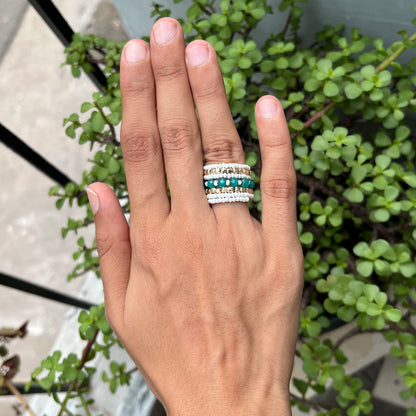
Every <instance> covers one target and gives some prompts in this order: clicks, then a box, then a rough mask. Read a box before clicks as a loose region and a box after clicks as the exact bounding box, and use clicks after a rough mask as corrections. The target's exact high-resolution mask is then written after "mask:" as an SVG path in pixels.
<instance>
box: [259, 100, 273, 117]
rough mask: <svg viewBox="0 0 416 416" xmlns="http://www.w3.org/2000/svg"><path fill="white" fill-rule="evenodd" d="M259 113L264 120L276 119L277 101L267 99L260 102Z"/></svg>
mask: <svg viewBox="0 0 416 416" xmlns="http://www.w3.org/2000/svg"><path fill="white" fill-rule="evenodd" d="M259 112H260V115H261V116H262V117H263V118H274V117H275V116H276V114H277V103H276V101H275V100H267V99H266V100H262V101H260V103H259Z"/></svg>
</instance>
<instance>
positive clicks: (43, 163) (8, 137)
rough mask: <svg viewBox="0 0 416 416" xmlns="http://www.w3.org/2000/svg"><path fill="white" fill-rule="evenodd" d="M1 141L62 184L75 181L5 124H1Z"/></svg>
mask: <svg viewBox="0 0 416 416" xmlns="http://www.w3.org/2000/svg"><path fill="white" fill-rule="evenodd" d="M0 142H3V143H4V144H5V145H6V146H7V147H8V148H9V149H11V150H13V151H14V152H15V153H17V154H18V155H19V156H21V157H22V158H23V159H25V160H26V161H28V162H29V163H30V164H31V165H32V166H34V167H35V168H36V169H38V170H40V171H41V172H43V173H44V174H45V175H46V176H49V177H50V178H51V179H53V180H54V181H55V182H58V183H60V184H61V185H62V186H65V185H66V184H67V183H68V182H73V181H71V179H69V178H68V176H66V175H65V174H64V173H62V172H61V171H60V170H58V169H57V168H55V166H52V165H51V164H50V163H49V162H48V161H47V160H46V159H45V158H43V157H42V156H41V155H40V154H39V153H36V152H35V151H34V150H33V149H31V148H30V147H29V146H28V145H27V144H25V143H24V142H22V141H21V140H20V139H19V138H18V137H16V136H15V135H14V134H13V133H12V132H11V131H10V130H8V129H7V128H6V127H4V126H3V124H0Z"/></svg>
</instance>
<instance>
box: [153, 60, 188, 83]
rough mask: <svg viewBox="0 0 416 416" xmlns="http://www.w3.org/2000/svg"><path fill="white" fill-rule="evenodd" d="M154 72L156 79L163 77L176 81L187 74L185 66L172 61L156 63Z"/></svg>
mask: <svg viewBox="0 0 416 416" xmlns="http://www.w3.org/2000/svg"><path fill="white" fill-rule="evenodd" d="M153 72H154V74H155V77H156V79H163V80H166V81H174V80H176V79H178V78H179V77H181V76H184V74H185V71H184V68H183V67H182V66H181V65H178V64H177V63H175V62H172V63H171V64H166V63H164V64H163V65H155V67H154V68H153Z"/></svg>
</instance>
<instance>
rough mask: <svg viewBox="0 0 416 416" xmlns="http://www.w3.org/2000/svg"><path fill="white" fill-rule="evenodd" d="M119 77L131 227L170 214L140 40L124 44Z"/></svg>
mask: <svg viewBox="0 0 416 416" xmlns="http://www.w3.org/2000/svg"><path fill="white" fill-rule="evenodd" d="M120 76H121V80H120V83H121V97H122V106H123V121H122V125H121V146H122V150H123V159H124V164H125V170H126V180H127V187H128V190H129V198H130V206H131V213H132V216H131V221H132V225H133V224H134V223H135V222H136V221H139V222H140V221H146V222H148V221H149V220H150V219H151V218H163V217H166V216H167V215H168V213H169V211H170V205H169V200H168V197H167V191H166V180H165V171H164V165H163V154H162V147H161V144H160V138H159V131H158V127H157V117H156V101H155V88H154V79H153V73H152V67H151V63H150V53H149V46H148V45H147V44H146V43H145V42H144V41H142V40H138V39H135V40H131V41H129V42H128V43H127V44H126V45H125V47H124V49H123V53H122V58H121V68H120Z"/></svg>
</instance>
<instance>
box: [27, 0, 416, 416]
mask: <svg viewBox="0 0 416 416" xmlns="http://www.w3.org/2000/svg"><path fill="white" fill-rule="evenodd" d="M181 1H182V0H174V3H180V2H181ZM306 1H307V0H283V1H281V2H280V4H279V5H278V10H275V13H276V12H280V13H282V18H281V19H279V17H278V16H277V15H275V18H276V21H278V22H282V23H281V25H280V27H279V30H278V31H276V32H272V30H274V27H270V30H271V32H270V34H269V36H268V38H267V39H266V40H265V41H264V42H261V43H260V42H258V41H256V38H255V37H254V35H253V29H255V28H256V27H257V26H258V25H260V24H262V20H263V18H264V17H265V16H266V15H267V14H269V13H271V12H272V9H271V7H270V6H269V5H268V4H267V1H266V0H248V1H245V0H221V1H218V0H217V1H216V0H192V1H188V3H189V6H190V7H189V8H188V10H187V12H186V16H183V17H182V19H180V22H181V24H182V27H183V31H184V33H185V37H186V42H190V41H192V40H194V39H205V40H207V41H208V42H209V43H211V44H212V45H213V47H214V48H215V50H216V52H217V54H218V59H219V61H220V66H221V70H222V73H223V77H224V85H225V89H226V93H227V97H228V100H229V104H230V108H231V111H232V114H233V116H234V121H235V124H236V126H237V128H238V132H239V134H240V137H241V141H242V143H243V146H244V149H245V153H246V163H247V164H249V165H250V166H251V167H252V171H253V173H252V178H253V180H254V181H255V183H256V189H255V197H254V200H253V201H251V202H250V203H249V208H250V212H251V214H252V215H253V216H254V217H256V218H257V219H259V220H260V221H261V210H262V206H261V194H260V191H259V181H260V174H261V159H260V157H259V143H258V140H257V131H256V125H255V122H254V105H255V102H256V101H257V99H258V98H259V97H261V96H262V95H265V94H273V95H275V96H276V97H278V98H279V99H280V101H281V103H282V105H283V107H284V109H285V111H286V117H287V121H288V124H289V128H290V132H291V136H292V140H293V142H292V144H293V153H294V160H295V168H296V172H297V183H298V214H299V215H298V231H299V238H300V241H301V243H302V245H303V250H304V255H305V288H304V295H303V302H302V311H301V317H300V325H299V342H298V349H297V351H296V354H297V356H298V357H300V358H301V360H302V370H303V373H304V374H303V377H299V378H293V385H292V389H291V390H292V393H291V399H292V405H293V406H297V407H298V408H300V409H301V410H302V411H305V412H308V411H309V409H310V408H313V409H315V410H316V411H317V412H318V416H324V415H328V416H338V415H348V416H358V415H361V414H364V415H365V414H370V413H371V411H372V409H373V405H372V397H371V394H370V392H368V391H367V390H365V389H363V383H362V381H361V380H360V379H359V378H356V377H352V376H351V375H350V374H348V373H347V371H346V370H345V366H344V364H345V363H346V360H347V358H346V356H345V355H344V353H343V342H344V341H345V340H346V339H349V338H351V337H353V336H355V335H357V334H361V333H363V332H369V331H371V332H374V331H377V332H380V333H381V334H382V335H383V336H384V338H385V340H386V342H388V343H391V350H390V353H391V355H392V356H393V357H397V358H398V359H400V361H398V362H397V363H398V365H397V374H398V375H399V376H400V377H402V378H403V382H404V386H405V387H404V388H403V390H402V391H401V393H400V396H401V398H402V399H403V400H404V401H405V400H407V399H409V398H410V397H416V346H415V337H416V327H415V325H414V322H415V321H414V320H413V321H412V318H413V317H414V315H416V263H415V255H416V173H415V164H414V160H415V156H416V152H415V150H416V149H415V144H414V143H415V136H414V134H413V133H412V130H411V128H410V121H409V120H410V118H409V115H410V114H411V113H413V112H414V111H415V110H416V98H415V85H416V56H414V57H413V58H411V59H408V60H407V61H406V62H403V60H401V61H400V63H399V62H398V60H397V58H398V57H399V56H400V55H401V54H402V52H404V51H405V50H406V49H411V48H414V47H415V44H414V41H415V39H416V33H415V34H408V33H406V32H404V31H401V32H399V34H398V38H397V41H396V42H394V43H393V44H391V45H386V44H385V42H384V41H383V40H382V39H380V38H377V39H372V38H370V37H369V36H366V35H365V34H364V33H362V32H361V31H360V30H359V29H352V30H351V31H350V32H349V33H346V31H345V30H344V28H343V26H341V25H339V26H336V27H332V26H324V27H322V28H321V30H319V31H318V32H317V33H316V35H315V38H314V40H313V41H312V42H311V43H308V41H306V40H302V38H301V36H300V35H299V28H300V24H301V18H302V14H303V10H302V3H305V2H306ZM392 7H393V6H392ZM170 15H171V10H170V9H168V8H165V7H163V6H161V5H158V4H154V7H153V13H152V17H153V18H155V19H158V18H160V17H163V16H170ZM175 17H178V16H175ZM415 20H416V19H414V20H413V22H412V23H416V21H415ZM381 34H382V33H380V35H381ZM144 39H145V40H148V38H144ZM123 44H124V43H123V42H121V43H115V42H113V41H111V40H106V39H103V38H101V37H98V36H93V35H80V34H77V35H75V36H74V39H73V42H72V44H71V45H70V46H68V47H67V48H66V49H65V52H66V62H65V63H66V64H67V65H69V67H70V68H71V71H72V74H73V75H74V76H75V77H79V76H80V74H81V72H86V73H88V72H90V71H91V70H92V68H93V67H92V64H93V63H96V64H98V65H100V67H101V68H102V69H103V71H104V73H105V74H106V76H107V86H106V88H105V90H104V91H103V92H95V93H94V94H93V95H92V99H91V100H90V101H88V102H85V103H82V104H81V106H80V111H79V112H75V113H73V114H71V115H70V116H69V117H68V118H66V119H65V120H64V126H65V129H66V134H67V135H68V136H69V137H70V138H71V139H74V140H78V142H79V144H81V145H88V146H89V147H90V149H91V150H92V151H93V157H92V159H91V160H90V162H91V163H90V168H89V169H88V170H86V171H84V173H83V176H82V180H81V181H80V182H79V183H68V184H67V185H66V186H65V187H61V186H59V185H57V186H54V187H52V188H51V190H50V195H51V196H53V197H55V198H56V207H57V208H58V209H60V208H61V207H62V205H63V204H69V205H73V204H77V205H78V206H80V207H84V208H85V215H84V216H82V217H81V218H77V219H73V218H69V219H68V222H67V224H66V226H65V227H64V228H63V229H62V235H63V237H65V236H66V235H67V233H69V232H73V233H77V232H78V231H79V230H81V229H82V228H84V227H87V226H89V225H90V224H92V222H93V215H92V212H91V209H90V208H89V206H88V204H87V197H86V192H85V189H86V186H87V185H89V184H90V183H92V182H94V181H105V182H106V183H107V184H109V185H110V186H111V187H112V188H113V189H114V191H115V193H116V195H117V197H118V198H119V200H120V204H121V207H122V209H123V211H124V212H125V214H126V215H127V216H128V215H129V202H128V191H127V187H126V181H125V175H124V165H123V155H122V151H121V148H120V141H119V137H118V135H117V129H116V126H117V125H118V124H119V123H120V121H121V118H122V111H121V101H120V87H119V82H120V76H119V65H120V54H121V50H122V47H123ZM73 257H74V260H75V262H76V265H75V268H74V270H73V271H72V272H71V273H70V274H69V276H68V279H69V280H71V279H74V278H76V277H78V276H81V275H84V274H86V273H89V274H95V275H96V276H97V277H98V278H99V277H100V271H99V267H98V257H97V253H96V246H95V242H94V241H86V239H85V238H83V237H80V238H79V239H78V246H77V248H76V251H75V252H74V254H73ZM88 278H91V277H88ZM139 301H140V300H139ZM103 308H104V307H103V305H101V306H98V307H94V308H92V309H91V310H90V311H89V312H87V311H83V312H81V313H80V315H79V323H80V328H79V334H80V337H81V338H82V339H83V340H85V343H86V347H85V349H84V351H83V352H80V353H79V354H78V355H77V353H76V352H74V353H73V354H70V355H69V356H66V357H64V356H62V354H61V353H60V352H59V351H55V352H54V353H53V354H52V355H51V356H50V357H47V358H46V359H45V360H43V361H42V363H41V365H40V367H39V368H38V369H37V370H35V372H34V373H33V376H32V381H31V382H30V383H29V385H30V384H31V383H38V384H40V385H41V386H42V387H43V388H44V389H45V390H46V391H48V392H49V393H50V394H52V395H53V397H54V399H55V400H56V401H57V402H58V403H59V404H60V412H59V415H63V414H72V413H71V411H70V410H69V409H70V403H71V402H76V404H77V405H78V406H81V407H83V408H84V411H85V413H86V414H91V410H90V404H91V399H90V398H89V397H88V389H87V387H86V384H85V382H86V380H87V379H88V377H89V376H90V375H91V374H93V373H94V372H95V371H96V370H95V368H94V367H93V366H92V365H91V360H92V359H93V358H94V357H95V356H96V355H97V354H103V355H104V356H105V357H106V358H108V359H110V360H111V347H112V346H113V345H115V344H118V341H117V339H116V337H115V335H114V334H113V333H112V331H111V329H110V327H109V326H108V324H107V322H106V321H105V316H104V309H103ZM412 322H413V323H412ZM342 323H350V325H351V329H350V330H349V332H348V333H347V334H346V336H344V337H342V338H341V339H339V340H338V341H337V342H332V341H331V340H330V338H329V337H328V335H327V333H328V331H329V330H331V328H332V327H333V326H334V325H339V324H342ZM110 370H111V371H110V374H107V373H104V374H103V376H102V379H103V380H104V381H105V382H108V383H109V388H110V390H111V391H113V392H114V391H115V390H116V389H117V387H118V386H119V385H122V384H126V383H128V382H129V380H130V374H131V372H130V371H127V369H126V365H125V364H124V363H118V362H115V361H113V362H111V365H110ZM63 385H67V386H68V385H69V391H68V393H67V394H66V396H64V398H63V399H62V398H60V397H58V396H57V395H56V394H54V393H51V391H52V389H55V390H54V391H56V388H58V389H59V388H60V387H62V386H63ZM329 387H332V389H334V390H335V391H336V394H337V396H336V402H335V405H334V406H333V407H332V408H324V407H322V406H320V405H318V404H317V402H315V401H314V400H313V395H319V394H321V393H323V392H325V391H326V390H327V389H328V388H329ZM311 397H312V398H311ZM403 406H406V403H405V402H404V403H403ZM77 412H78V413H79V410H77ZM415 415H416V409H414V408H409V409H408V410H407V416H415Z"/></svg>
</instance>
